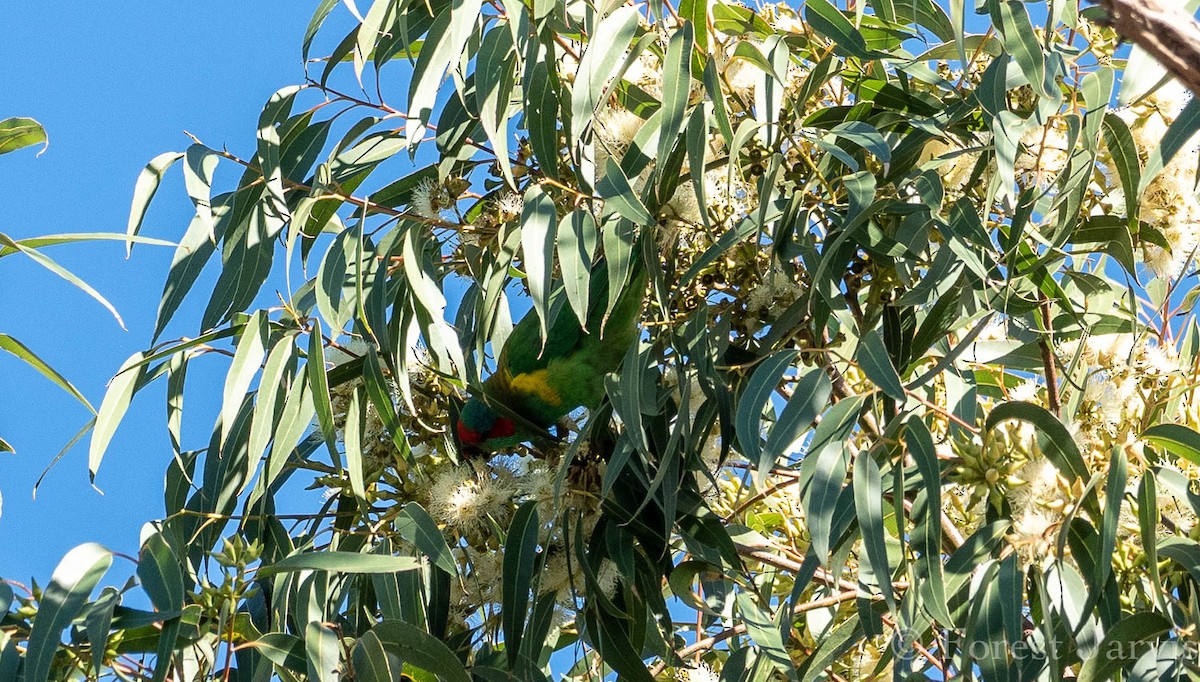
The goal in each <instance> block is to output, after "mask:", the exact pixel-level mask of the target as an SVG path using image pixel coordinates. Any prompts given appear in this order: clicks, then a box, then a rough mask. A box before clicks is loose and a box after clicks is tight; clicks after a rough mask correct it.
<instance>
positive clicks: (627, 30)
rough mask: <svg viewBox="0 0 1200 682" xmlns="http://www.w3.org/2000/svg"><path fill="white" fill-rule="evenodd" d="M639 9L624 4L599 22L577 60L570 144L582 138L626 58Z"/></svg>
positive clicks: (636, 24) (572, 96) (572, 97)
mask: <svg viewBox="0 0 1200 682" xmlns="http://www.w3.org/2000/svg"><path fill="white" fill-rule="evenodd" d="M638 19H639V15H638V8H637V7H634V6H632V5H625V6H622V7H620V8H618V9H617V10H616V11H615V12H613V13H612V14H610V15H608V16H607V17H604V18H603V19H601V20H600V22H599V25H598V26H596V30H595V33H594V34H593V35H592V36H591V40H589V41H588V46H587V49H586V50H585V51H584V53H583V57H582V58H580V60H579V70H578V71H577V72H576V74H575V88H574V91H573V92H572V93H571V134H572V138H571V139H572V141H573V142H578V141H579V140H581V139H583V133H584V131H586V130H587V127H588V124H589V123H591V121H592V117H593V116H595V114H596V110H597V109H599V108H600V106H601V105H602V104H603V101H602V100H601V96H602V93H603V92H604V86H605V85H606V84H607V83H608V81H609V79H610V78H612V77H613V76H614V75H615V74H616V70H617V66H618V64H619V63H620V61H621V57H623V56H624V55H625V52H626V50H627V49H628V47H629V43H630V41H632V40H633V36H634V32H635V31H637V27H638Z"/></svg>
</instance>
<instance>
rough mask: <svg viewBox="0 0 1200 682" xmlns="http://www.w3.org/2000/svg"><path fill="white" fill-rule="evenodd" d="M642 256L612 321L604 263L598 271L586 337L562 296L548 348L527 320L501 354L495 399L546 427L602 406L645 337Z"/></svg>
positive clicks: (491, 390) (532, 318)
mask: <svg viewBox="0 0 1200 682" xmlns="http://www.w3.org/2000/svg"><path fill="white" fill-rule="evenodd" d="M640 251H641V249H636V250H635V255H636V256H637V257H636V258H635V260H634V265H633V268H632V270H631V272H630V275H629V277H628V279H627V281H626V282H625V284H624V286H623V288H622V292H621V295H620V297H619V298H618V299H617V301H616V303H615V304H614V306H613V308H612V310H611V311H608V318H607V320H606V319H605V312H606V308H607V303H608V287H609V281H608V272H607V268H605V267H604V265H603V263H599V264H597V266H596V267H595V268H593V272H592V277H591V289H590V300H591V301H592V305H591V306H589V310H588V316H587V319H588V326H587V331H586V332H585V331H584V330H583V328H582V326H581V325H580V323H579V319H578V318H577V317H576V315H575V313H574V311H573V310H572V309H571V307H570V306H569V305H566V302H565V300H562V298H563V297H564V294H563V293H562V291H561V290H560V291H559V292H558V293H557V294H556V296H555V297H554V298H555V299H557V300H553V301H552V306H555V305H556V306H557V307H558V310H557V314H556V315H555V316H554V319H553V321H552V322H551V326H550V329H549V330H548V334H547V338H546V343H545V346H544V347H543V344H542V335H541V326H540V323H539V320H538V317H537V315H536V314H535V313H533V312H530V313H528V314H526V315H525V317H524V318H523V319H522V320H521V321H520V322H519V323H517V325H516V327H514V328H513V331H512V333H511V334H510V335H509V338H508V341H507V342H506V343H505V345H504V348H503V350H501V352H500V358H499V361H498V363H497V371H496V372H495V373H494V374H493V375H492V376H491V377H489V378H488V380H487V381H486V382H485V383H484V387H485V389H486V390H487V392H488V394H489V395H490V396H491V398H492V399H493V400H500V401H504V402H505V403H506V404H507V405H508V406H510V407H513V408H514V409H515V410H517V411H518V412H519V413H521V414H522V416H524V417H526V418H527V419H529V420H530V421H532V422H534V423H536V424H539V425H543V426H545V425H549V424H552V423H554V422H555V421H557V420H558V419H559V418H561V417H562V416H564V415H565V414H567V413H569V412H570V411H571V410H573V409H575V408H576V407H580V406H588V407H592V406H595V405H596V404H598V403H599V402H600V400H601V399H602V398H603V396H604V376H605V375H606V374H608V373H609V372H612V371H615V370H616V369H617V367H619V366H620V364H621V359H622V358H623V357H624V356H625V352H626V351H627V350H628V348H629V345H630V344H631V343H633V341H634V340H635V339H636V338H637V336H638V333H639V331H640V327H639V325H638V322H639V321H640V318H641V311H642V302H643V300H644V298H645V292H646V282H647V279H648V273H647V270H646V268H645V266H644V264H643V263H642V260H641V254H640Z"/></svg>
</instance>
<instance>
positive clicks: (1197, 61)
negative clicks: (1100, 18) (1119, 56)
mask: <svg viewBox="0 0 1200 682" xmlns="http://www.w3.org/2000/svg"><path fill="white" fill-rule="evenodd" d="M1099 4H1100V6H1101V7H1103V8H1104V11H1105V12H1106V13H1108V23H1109V25H1111V26H1112V27H1113V28H1114V29H1116V31H1117V33H1118V34H1120V36H1121V37H1122V38H1124V39H1126V40H1129V41H1131V42H1133V43H1135V44H1136V45H1137V46H1138V47H1141V48H1142V49H1144V50H1145V51H1146V52H1149V53H1150V55H1151V56H1153V57H1154V58H1155V59H1157V60H1158V62H1159V63H1160V64H1162V65H1163V67H1164V68H1166V70H1167V71H1169V72H1170V73H1171V75H1173V76H1175V78H1177V79H1179V82H1180V83H1182V84H1183V85H1185V86H1187V88H1188V89H1189V90H1191V91H1192V94H1197V95H1200V22H1197V21H1196V19H1195V17H1193V16H1192V15H1190V14H1188V13H1186V12H1184V11H1182V10H1181V9H1179V7H1180V6H1181V5H1173V4H1171V3H1169V2H1164V0H1099Z"/></svg>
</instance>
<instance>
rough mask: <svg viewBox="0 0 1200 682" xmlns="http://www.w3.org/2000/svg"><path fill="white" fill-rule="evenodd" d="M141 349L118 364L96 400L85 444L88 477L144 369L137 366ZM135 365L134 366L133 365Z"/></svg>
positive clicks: (91, 475) (97, 469)
mask: <svg viewBox="0 0 1200 682" xmlns="http://www.w3.org/2000/svg"><path fill="white" fill-rule="evenodd" d="M143 357H144V355H143V354H142V353H134V354H133V355H131V356H129V359H127V360H126V361H125V363H124V364H122V365H121V369H120V370H119V371H118V372H117V375H116V376H115V377H113V380H112V381H111V382H109V384H108V390H107V391H106V392H105V393H104V400H102V401H101V402H100V411H99V412H98V413H97V414H96V426H95V427H94V428H93V429H92V440H91V444H90V445H89V446H88V477H89V478H90V479H91V480H92V481H95V480H96V472H97V471H99V469H100V462H101V461H102V460H103V459H104V452H105V450H107V449H108V444H109V443H110V442H112V437H113V434H114V433H116V430H117V425H118V424H120V423H121V419H122V418H124V416H125V411H126V410H128V409H129V403H130V401H132V400H133V394H134V392H136V391H137V388H138V384H139V383H140V382H141V379H142V376H143V374H144V372H145V369H144V368H143V367H142V366H141V362H142V358H143ZM135 367H136V368H135Z"/></svg>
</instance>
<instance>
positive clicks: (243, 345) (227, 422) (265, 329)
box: [221, 310, 270, 443]
mask: <svg viewBox="0 0 1200 682" xmlns="http://www.w3.org/2000/svg"><path fill="white" fill-rule="evenodd" d="M269 325H270V320H268V319H267V312H266V311H265V310H258V311H255V313H254V314H253V315H251V316H250V320H249V321H248V322H247V323H246V325H245V326H244V327H242V338H241V340H240V341H238V344H237V349H236V350H235V351H234V353H233V362H232V364H230V366H229V372H228V373H227V374H226V375H225V387H224V390H223V391H222V399H221V442H222V443H224V442H225V439H226V438H227V437H228V436H229V429H230V428H232V426H233V419H234V416H235V415H236V414H237V412H238V410H239V409H241V407H242V402H243V401H245V398H246V393H247V391H249V390H250V383H251V382H253V381H254V377H255V375H257V374H258V370H259V367H260V365H262V361H263V358H264V357H265V356H266V347H267V335H268V334H269V331H270V329H269Z"/></svg>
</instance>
